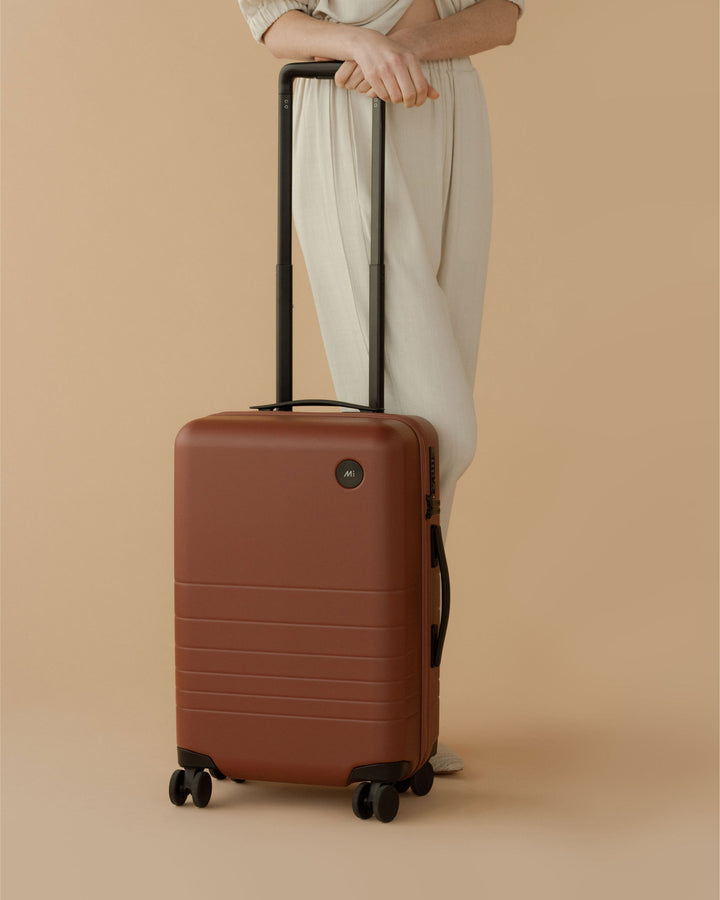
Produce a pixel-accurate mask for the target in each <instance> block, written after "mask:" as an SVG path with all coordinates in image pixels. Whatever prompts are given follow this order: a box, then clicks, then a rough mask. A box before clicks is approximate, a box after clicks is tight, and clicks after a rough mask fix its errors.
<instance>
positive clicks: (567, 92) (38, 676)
mask: <svg viewBox="0 0 720 900" xmlns="http://www.w3.org/2000/svg"><path fill="white" fill-rule="evenodd" d="M3 6H4V9H3V37H4V47H3V50H4V69H3V74H4V96H3V124H4V135H3V136H4V143H3V152H4V159H3V162H4V172H3V174H4V183H3V204H4V206H3V213H4V216H3V225H4V228H3V237H4V242H3V251H4V254H3V262H4V266H3V276H4V283H3V315H4V323H3V324H4V327H3V336H4V345H3V364H4V379H3V385H4V411H3V412H4V417H3V433H4V458H3V463H4V472H3V474H4V479H3V495H2V501H3V514H4V558H3V562H4V567H3V569H4V597H3V599H4V604H3V636H4V645H3V664H4V672H3V684H4V702H3V711H4V728H3V736H4V748H3V764H4V765H3V770H4V771H3V774H4V798H3V799H4V804H3V805H4V813H5V822H4V826H5V827H4V837H5V844H4V865H3V870H4V890H5V892H4V893H3V897H6V898H7V900H25V898H33V900H35V898H38V897H48V896H53V897H58V896H68V897H70V896H73V897H82V898H96V897H107V898H120V897H123V898H125V897H127V896H137V897H141V898H145V897H154V896H171V895H172V896H174V897H178V898H185V897H187V898H194V900H195V898H198V897H202V896H206V897H207V896H214V897H219V896H235V895H247V896H252V897H261V898H262V897H281V896H290V895H292V896H313V897H322V898H336V897H339V896H347V897H352V898H355V897H358V898H360V897H366V896H368V895H373V896H378V897H381V898H384V897H390V896H395V895H398V896H399V895H400V890H402V892H403V895H407V896H416V897H422V898H431V897H432V898H434V897H437V896H439V895H440V892H441V891H442V892H445V893H446V895H447V896H451V897H464V896H482V897H490V898H513V900H515V898H518V900H520V898H523V900H524V898H526V897H535V896H542V897H546V896H547V897H553V898H573V900H575V898H579V897H582V898H584V900H592V898H603V900H605V898H608V897H611V896H612V897H621V898H638V897H653V898H655V900H661V898H673V900H676V898H678V897H687V898H693V900H697V898H702V900H705V898H712V897H716V896H717V895H716V893H715V885H716V873H717V862H716V844H715V841H716V838H717V832H716V824H715V822H716V819H715V813H716V797H717V778H716V763H715V751H716V703H717V690H716V662H717V656H716V639H717V610H716V599H717V537H718V533H717V532H718V529H717V457H716V452H717V355H716V349H717V324H718V323H717V306H716V299H717V298H716V290H717V271H716V261H715V249H716V241H717V225H716V197H717V179H716V149H717V143H716V139H717V111H716V103H717V96H716V88H715V85H716V76H717V67H716V52H715V41H716V32H717V12H716V4H715V3H714V2H712V0H685V2H684V3H682V4H679V3H677V2H676V0H633V2H631V3H628V2H626V0H605V2H600V3H579V2H561V0H545V2H541V0H528V11H527V14H526V16H525V17H524V19H523V20H522V21H521V22H520V27H519V34H518V37H517V40H516V41H515V43H514V44H513V45H512V46H510V47H503V48H500V49H498V50H496V51H493V52H490V53H487V54H479V55H478V56H476V57H474V62H475V64H476V66H477V68H478V70H479V71H480V73H481V76H482V78H483V82H484V85H485V89H486V92H487V96H488V102H489V107H490V116H491V124H492V132H493V150H494V173H495V198H496V205H495V219H494V231H493V246H492V254H491V268H490V276H489V283H488V286H487V298H486V307H485V310H486V311H485V320H484V324H483V335H482V339H481V348H480V361H479V370H478V377H477V384H476V398H477V411H478V419H479V445H478V452H477V457H476V459H475V461H474V462H473V465H472V466H471V468H470V469H469V470H468V472H467V473H466V474H465V475H464V476H463V479H462V480H461V482H460V484H459V486H458V493H457V496H456V501H455V506H454V511H453V517H454V518H453V523H452V525H451V529H450V540H449V546H448V552H449V557H450V565H451V567H452V577H453V621H452V623H451V630H450V632H449V638H448V645H447V653H446V657H445V663H444V666H443V690H442V735H443V738H444V740H446V741H447V742H449V743H451V744H452V745H453V746H454V747H456V748H457V749H458V750H459V751H460V752H461V753H462V754H463V755H464V757H465V758H466V762H467V766H466V771H465V772H464V773H463V774H462V775H461V776H456V777H453V778H445V779H443V780H442V781H438V782H437V783H436V786H435V788H434V790H433V793H432V794H431V795H430V796H429V797H426V798H424V799H418V798H414V797H412V796H410V797H407V796H406V797H403V800H402V805H401V811H400V814H399V816H398V818H397V819H396V821H395V822H394V823H393V824H392V825H390V826H383V825H380V823H377V822H374V821H373V822H369V823H363V822H359V821H358V820H357V819H355V818H354V817H353V815H352V813H351V811H350V793H351V791H343V790H339V789H335V790H330V789H315V788H305V787H290V786H277V785H276V786H273V785H262V784H254V785H251V784H248V785H245V786H244V787H240V786H237V785H231V784H228V783H222V784H218V783H215V794H214V797H213V801H212V802H211V805H210V807H208V809H206V810H198V809H195V808H194V807H192V805H191V804H190V805H188V806H187V807H183V808H182V809H177V808H174V807H172V806H171V805H170V803H169V801H168V798H167V781H168V778H169V775H170V772H171V771H172V769H173V768H174V766H175V750H174V748H175V735H174V708H173V703H174V696H173V668H172V665H173V662H172V654H173V632H172V627H173V623H172V602H173V601H172V506H171V500H172V494H171V490H172V446H173V439H174V435H175V433H176V431H177V430H178V429H179V427H180V426H181V425H182V424H183V423H184V422H186V421H187V420H189V419H191V418H194V417H197V416H201V415H205V414H207V413H210V412H216V411H218V410H222V409H232V408H236V409H247V408H248V407H249V406H250V405H251V404H254V403H261V402H264V401H269V400H272V399H273V398H274V396H275V395H274V390H275V383H274V373H275V358H274V315H275V312H274V302H275V301H274V264H275V214H276V206H275V202H276V200H275V198H276V182H275V178H276V100H275V92H276V75H277V71H278V69H279V67H280V66H281V65H282V63H281V62H280V61H279V60H276V59H273V58H272V57H271V56H270V55H269V53H268V52H267V51H266V50H265V49H264V48H262V47H260V46H258V45H256V44H255V43H254V42H253V40H252V38H251V36H250V33H249V31H248V29H247V27H246V25H245V22H244V20H243V19H242V17H241V15H240V12H239V9H238V7H237V4H236V3H235V2H234V0H217V2H212V3H211V2H204V3H198V2H195V0H193V2H191V0H124V2H121V3H117V2H112V3H110V2H107V0H64V2H62V3H60V2H55V0H44V2H43V0H40V2H35V3H27V2H25V0H5V2H4V4H3ZM295 274H296V301H295V321H296V344H295V346H296V358H295V396H328V397H332V396H333V390H332V383H331V380H330V376H329V371H328V369H327V365H326V362H325V359H324V354H323V348H322V342H321V338H320V333H319V329H318V326H317V321H316V317H315V311H314V307H313V304H312V298H311V296H310V293H309V290H308V284H307V279H306V273H305V269H304V266H303V263H302V257H301V256H300V254H299V250H297V249H296V273H295ZM231 892H232V893H231ZM290 892H292V894H291V893H290Z"/></svg>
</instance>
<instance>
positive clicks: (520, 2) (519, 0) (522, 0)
mask: <svg viewBox="0 0 720 900" xmlns="http://www.w3.org/2000/svg"><path fill="white" fill-rule="evenodd" d="M510 2H511V3H514V4H515V5H516V6H519V7H520V11H519V12H518V19H519V18H520V16H521V15H522V14H523V13H524V12H525V0H510ZM240 5H241V6H242V4H240Z"/></svg>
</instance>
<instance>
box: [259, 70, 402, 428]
mask: <svg viewBox="0 0 720 900" xmlns="http://www.w3.org/2000/svg"><path fill="white" fill-rule="evenodd" d="M342 63H343V61H342V60H333V61H331V62H292V63H288V64H287V65H285V66H283V67H282V69H281V70H280V76H279V79H278V99H279V111H278V231H277V265H276V268H275V291H276V300H275V316H276V346H275V350H276V365H275V375H276V392H275V395H276V402H277V403H278V404H281V403H282V404H285V405H284V406H283V407H282V411H287V412H292V406H288V405H287V404H288V401H290V400H291V398H292V389H293V388H292V381H293V379H292V369H293V318H292V310H293V266H292V167H293V154H292V145H293V82H294V80H295V78H334V77H335V73H336V72H337V70H338V69H339V68H340V66H341V65H342ZM372 99H373V110H372V113H373V119H372V122H373V132H372V190H371V194H372V224H371V256H370V272H369V282H370V284H369V286H370V315H369V322H370V325H369V327H370V335H369V344H370V353H369V381H368V394H369V408H370V409H371V410H372V411H373V412H383V404H384V375H385V346H384V345H385V236H384V220H385V102H384V101H383V100H381V99H380V98H379V97H373V98H372ZM266 408H267V406H266Z"/></svg>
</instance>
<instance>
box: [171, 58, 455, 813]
mask: <svg viewBox="0 0 720 900" xmlns="http://www.w3.org/2000/svg"><path fill="white" fill-rule="evenodd" d="M340 65H341V62H337V61H333V62H315V63H307V62H305V63H289V64H288V65H285V66H284V67H283V68H282V70H281V72H280V79H279V101H280V102H279V190H278V199H279V204H278V212H279V222H278V265H277V270H276V272H277V284H276V287H277V400H276V402H275V403H268V404H263V405H258V406H253V407H250V410H249V411H246V412H224V413H218V414H215V415H210V416H206V417H204V418H202V419H196V420H195V421H192V422H190V423H188V424H187V425H185V426H184V427H183V428H182V429H181V430H180V432H179V434H178V436H177V438H176V443H175V644H176V700H177V743H178V762H179V764H180V766H181V767H182V768H180V769H178V770H176V771H175V772H174V773H173V776H172V778H171V781H170V798H171V800H172V802H173V803H175V804H177V805H181V804H182V803H184V802H185V800H186V798H187V796H188V794H190V795H191V796H192V799H193V801H194V803H195V804H196V805H197V806H205V805H206V804H207V803H208V801H209V799H210V795H211V792H212V781H211V778H210V774H211V775H213V776H214V777H215V778H220V779H222V778H225V777H226V776H227V777H230V778H232V779H233V780H235V781H244V780H246V779H252V780H260V781H278V782H295V783H304V784H314V785H337V786H344V785H349V784H352V783H354V782H360V784H359V785H358V787H357V788H356V790H355V793H354V795H353V802H352V806H353V810H354V812H355V814H356V815H357V816H358V817H360V818H368V817H370V816H371V815H373V814H374V815H375V816H376V818H378V819H380V820H381V821H390V820H391V819H393V818H394V816H395V814H396V812H397V809H398V802H399V793H400V792H403V791H405V790H407V788H408V787H411V788H412V789H413V791H414V792H415V793H416V794H426V793H427V792H428V791H429V790H430V787H431V786H432V780H433V774H432V767H431V766H430V764H429V762H428V760H429V758H430V756H431V755H432V754H433V752H434V750H435V747H436V746H437V736H438V715H439V675H438V672H439V664H440V658H441V654H442V647H443V643H444V639H445V632H446V629H447V624H448V615H449V608H450V583H449V576H448V570H447V563H446V559H445V553H444V550H443V542H442V535H441V531H440V524H439V509H440V506H439V499H438V498H439V484H438V468H439V465H438V461H439V455H438V453H439V449H438V436H437V432H436V431H435V428H434V427H433V425H432V424H431V423H430V422H428V421H427V420H426V419H424V418H422V417H420V416H412V415H396V414H388V413H385V412H384V410H383V402H384V398H383V375H384V347H383V341H384V334H383V331H384V262H383V259H384V247H383V242H384V233H383V231H384V229H383V225H384V151H385V103H384V102H383V101H382V100H380V99H379V98H373V99H372V104H373V111H372V115H373V137H372V141H373V162H372V249H371V262H370V329H371V334H370V351H369V356H370V359H369V362H370V381H369V393H370V405H369V406H360V405H358V404H354V403H347V402H345V401H342V400H292V399H291V397H292V260H291V245H292V244H291V235H292V232H291V196H292V97H293V95H292V89H293V82H294V79H295V78H298V77H305V78H332V77H334V74H335V72H336V71H337V69H338V68H339V66H340ZM300 406H321V407H322V406H335V407H344V408H343V409H342V410H332V411H327V410H324V411H302V412H294V411H293V407H300ZM348 408H350V410H349V409H348ZM352 410H357V411H352ZM206 770H207V771H206ZM208 772H209V773H210V774H208Z"/></svg>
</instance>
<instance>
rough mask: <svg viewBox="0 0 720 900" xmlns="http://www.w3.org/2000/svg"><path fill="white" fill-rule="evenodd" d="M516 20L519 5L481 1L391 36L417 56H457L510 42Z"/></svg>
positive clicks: (502, 0)
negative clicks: (443, 17)
mask: <svg viewBox="0 0 720 900" xmlns="http://www.w3.org/2000/svg"><path fill="white" fill-rule="evenodd" d="M517 19H518V7H517V5H516V4H515V3H512V2H511V0H480V2H479V3H476V4H475V5H474V6H469V7H468V8H467V9H464V10H462V12H459V13H454V14H453V15H452V16H447V17H446V18H445V19H437V20H436V21H434V22H426V23H423V24H422V25H415V26H412V27H410V28H402V29H400V30H399V31H397V32H395V33H394V34H393V35H392V37H393V38H395V40H397V41H399V42H400V43H402V44H405V45H406V46H407V47H408V48H409V49H410V50H412V51H413V53H415V55H416V56H417V57H418V59H421V60H433V59H457V58H459V57H462V56H473V55H474V54H475V53H481V52H482V51H483V50H492V49H493V47H499V46H500V45H502V44H511V43H512V41H513V39H514V38H515V30H516V26H517Z"/></svg>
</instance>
